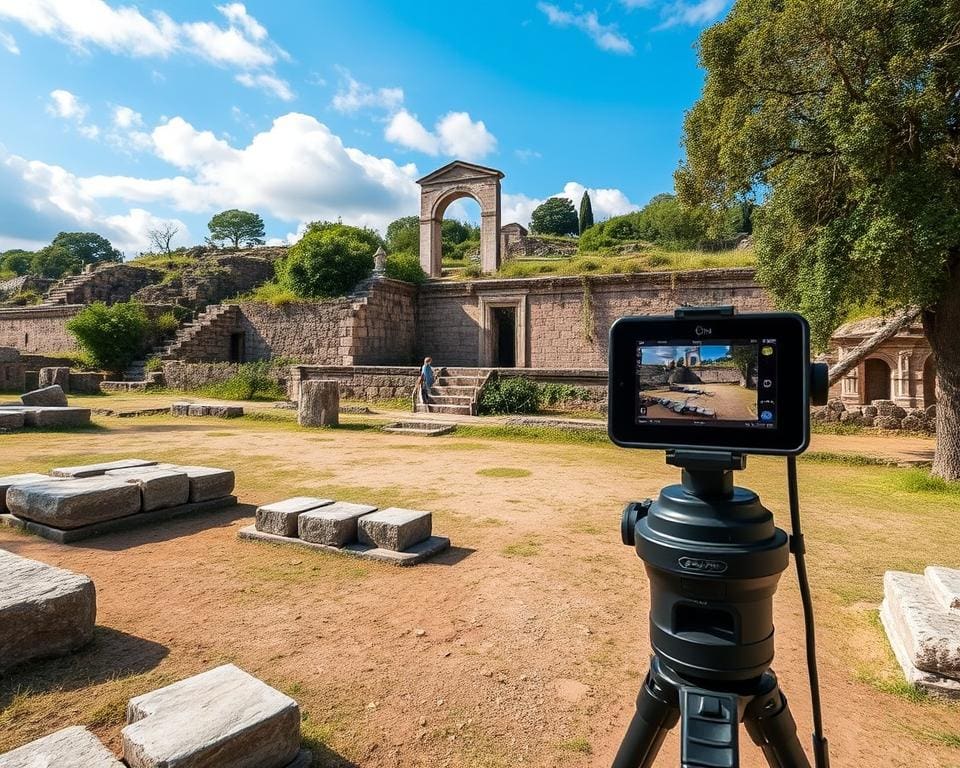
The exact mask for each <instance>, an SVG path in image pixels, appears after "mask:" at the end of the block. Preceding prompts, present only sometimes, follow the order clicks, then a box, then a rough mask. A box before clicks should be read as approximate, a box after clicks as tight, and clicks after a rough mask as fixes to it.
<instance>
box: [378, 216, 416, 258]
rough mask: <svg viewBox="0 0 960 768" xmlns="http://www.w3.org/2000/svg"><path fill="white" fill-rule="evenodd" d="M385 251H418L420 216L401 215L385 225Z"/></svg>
mask: <svg viewBox="0 0 960 768" xmlns="http://www.w3.org/2000/svg"><path fill="white" fill-rule="evenodd" d="M386 249H387V252H389V253H391V254H394V253H419V252H420V217H419V216H403V217H401V218H399V219H396V220H394V221H391V222H390V224H389V225H387V244H386Z"/></svg>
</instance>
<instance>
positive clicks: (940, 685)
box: [880, 600, 960, 699]
mask: <svg viewBox="0 0 960 768" xmlns="http://www.w3.org/2000/svg"><path fill="white" fill-rule="evenodd" d="M880 623H881V624H882V625H883V628H884V630H886V633H887V639H888V640H889V641H890V647H891V648H892V649H893V655H894V657H896V659H897V663H898V664H899V665H900V669H902V670H903V676H904V678H905V679H906V681H907V682H908V683H910V684H911V685H915V686H917V687H918V688H920V689H922V690H924V691H926V692H927V693H931V694H933V695H935V696H940V697H944V698H951V699H956V698H960V680H952V679H950V678H949V677H943V676H942V675H937V674H934V673H933V672H925V671H924V670H922V669H917V668H916V667H915V666H913V662H912V661H911V658H910V652H909V651H908V650H907V644H906V641H905V640H904V638H903V637H902V635H901V634H900V628H899V627H898V624H897V622H896V621H894V619H893V615H892V613H891V611H890V604H889V603H888V602H887V600H884V601H883V603H882V604H881V605H880Z"/></svg>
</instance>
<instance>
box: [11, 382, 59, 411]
mask: <svg viewBox="0 0 960 768" xmlns="http://www.w3.org/2000/svg"><path fill="white" fill-rule="evenodd" d="M20 402H21V403H23V404H24V405H55V406H61V407H65V406H66V405H67V396H66V395H65V394H63V388H62V387H60V385H58V384H54V385H52V386H49V387H40V388H39V389H35V390H33V391H32V392H24V393H23V394H22V395H20Z"/></svg>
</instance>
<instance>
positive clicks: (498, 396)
mask: <svg viewBox="0 0 960 768" xmlns="http://www.w3.org/2000/svg"><path fill="white" fill-rule="evenodd" d="M539 409H540V387H539V386H538V385H537V383H536V382H535V381H532V380H530V379H528V378H527V377H526V376H518V377H511V378H502V379H495V380H493V381H491V382H490V383H489V384H487V386H486V387H484V389H483V392H482V393H481V395H480V413H484V414H498V413H536V412H537V411H538V410H539Z"/></svg>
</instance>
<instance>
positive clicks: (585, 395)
mask: <svg viewBox="0 0 960 768" xmlns="http://www.w3.org/2000/svg"><path fill="white" fill-rule="evenodd" d="M589 399H590V392H589V391H587V390H586V389H584V388H583V387H575V386H573V385H572V384H552V383H551V384H541V385H540V403H541V404H542V405H559V404H560V403H566V402H569V401H571V400H589Z"/></svg>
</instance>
